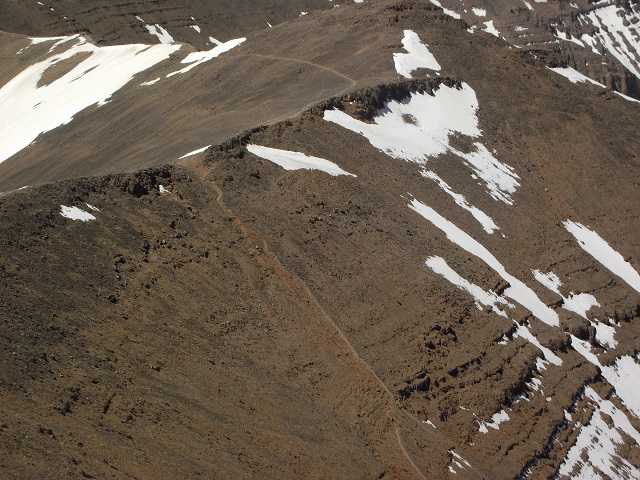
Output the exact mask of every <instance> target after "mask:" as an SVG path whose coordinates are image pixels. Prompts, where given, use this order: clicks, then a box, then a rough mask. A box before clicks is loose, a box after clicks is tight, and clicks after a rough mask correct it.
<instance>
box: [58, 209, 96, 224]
mask: <svg viewBox="0 0 640 480" xmlns="http://www.w3.org/2000/svg"><path fill="white" fill-rule="evenodd" d="M60 215H62V216H63V217H65V218H69V219H71V220H79V221H81V222H89V221H91V220H95V219H96V217H94V216H93V215H91V214H90V213H89V212H85V211H84V210H82V209H80V208H78V207H67V206H65V205H60Z"/></svg>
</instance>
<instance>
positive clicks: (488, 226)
mask: <svg viewBox="0 0 640 480" xmlns="http://www.w3.org/2000/svg"><path fill="white" fill-rule="evenodd" d="M422 176H423V177H426V178H430V179H431V180H433V181H434V182H436V183H437V184H438V185H439V186H440V188H441V189H442V190H444V191H445V192H446V193H448V194H449V195H450V196H451V198H453V200H454V202H456V204H458V205H459V206H460V207H461V208H463V209H464V210H466V211H467V212H469V213H471V215H473V218H475V219H476V220H477V221H478V222H479V223H480V225H482V228H483V229H484V231H485V232H487V233H493V232H495V231H496V230H500V229H499V228H498V226H497V225H496V224H495V222H494V221H493V219H492V218H491V217H490V216H489V215H487V214H486V213H484V212H483V211H482V210H480V209H479V208H477V207H474V206H473V205H471V204H470V203H469V202H468V201H467V199H466V198H464V195H462V194H460V193H456V192H454V191H453V190H451V187H449V184H448V183H447V182H445V181H444V180H442V179H441V178H440V177H439V176H438V175H437V174H436V173H435V172H432V171H430V170H425V171H423V172H422Z"/></svg>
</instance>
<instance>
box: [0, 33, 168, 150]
mask: <svg viewBox="0 0 640 480" xmlns="http://www.w3.org/2000/svg"><path fill="white" fill-rule="evenodd" d="M179 48H180V46H179V45H153V46H149V45H114V46H107V47H98V46H95V45H92V44H90V43H88V42H87V41H86V40H85V39H84V38H79V39H78V41H77V43H76V44H75V45H73V46H71V47H70V48H68V49H67V50H65V51H64V52H62V53H60V54H57V55H51V56H50V57H48V58H47V59H45V60H43V61H41V62H38V63H35V64H33V65H31V66H29V67H27V68H26V69H24V70H23V71H22V72H20V73H19V74H18V75H17V76H15V77H14V78H13V79H12V80H10V81H9V82H8V83H7V84H6V85H4V86H3V87H2V88H1V89H0V119H2V122H0V139H2V141H1V142H0V162H2V161H4V160H6V159H8V158H9V157H11V156H13V155H15V154H16V153H18V152H19V151H20V150H22V149H23V148H26V147H27V146H29V145H30V144H31V142H33V141H34V140H35V139H36V138H37V137H38V136H39V135H41V134H43V133H45V132H48V131H50V130H53V129H54V128H57V127H59V126H61V125H65V124H67V123H69V122H70V121H71V120H73V118H74V116H75V115H76V114H77V113H79V112H81V111H82V110H84V109H86V108H88V107H90V106H91V105H98V106H100V105H103V104H104V103H105V102H106V101H107V100H108V99H109V98H110V97H111V96H112V95H113V94H114V93H116V92H117V91H118V90H120V89H121V88H122V87H123V86H124V85H126V84H127V83H128V82H129V81H131V79H132V78H133V77H134V76H135V75H136V74H138V73H140V72H142V71H144V70H146V69H148V68H150V67H152V66H154V65H156V64H157V63H159V62H161V61H163V60H165V59H166V58H168V57H169V55H171V54H172V53H173V52H175V51H177V50H178V49H179ZM78 54H89V57H88V58H86V59H84V60H82V61H81V62H80V63H79V64H78V65H76V66H75V67H74V68H73V69H72V70H71V71H69V72H67V73H65V74H64V75H63V76H62V77H60V78H58V79H56V80H54V81H52V82H51V83H49V84H47V85H41V86H38V82H39V81H40V79H41V78H42V75H43V74H44V73H45V72H46V71H47V69H49V68H50V67H52V66H54V65H56V64H58V63H60V62H63V61H65V60H69V59H71V58H73V57H74V56H76V55H78Z"/></svg>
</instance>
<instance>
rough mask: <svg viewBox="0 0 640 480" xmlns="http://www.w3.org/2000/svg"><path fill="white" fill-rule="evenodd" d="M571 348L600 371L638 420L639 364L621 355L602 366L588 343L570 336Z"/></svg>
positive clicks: (629, 356)
mask: <svg viewBox="0 0 640 480" xmlns="http://www.w3.org/2000/svg"><path fill="white" fill-rule="evenodd" d="M571 346H572V347H573V349H574V350H575V351H576V352H578V353H579V354H580V355H582V356H583V357H584V358H585V359H586V360H587V361H589V362H591V363H593V364H594V365H595V366H596V367H598V368H599V369H600V372H601V373H602V376H603V377H604V378H605V379H606V380H607V382H609V383H610V384H611V386H612V387H613V388H615V389H616V394H617V395H618V396H619V397H620V400H622V403H624V405H625V407H627V409H628V410H629V411H630V412H631V413H633V414H634V415H635V416H636V417H638V418H639V419H640V382H638V379H639V378H640V364H638V362H637V361H636V360H635V359H634V358H633V357H632V356H631V355H623V356H621V357H620V358H618V359H617V360H616V361H615V363H613V364H612V365H602V364H601V363H600V360H599V359H598V357H597V356H596V355H595V354H594V353H593V352H592V351H591V345H589V342H586V341H584V340H580V339H579V338H577V337H575V336H573V335H571Z"/></svg>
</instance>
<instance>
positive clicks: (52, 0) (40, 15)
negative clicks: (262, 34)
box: [0, 0, 327, 48]
mask: <svg viewBox="0 0 640 480" xmlns="http://www.w3.org/2000/svg"><path fill="white" fill-rule="evenodd" d="M326 6H327V1H326V0H286V1H284V0H162V1H158V0H156V1H145V0H136V1H130V2H110V1H105V0H48V1H44V2H36V1H33V2H31V1H29V2H24V1H21V0H2V1H1V2H0V30H4V31H6V32H13V33H21V34H23V35H30V36H36V37H51V36H60V35H71V34H75V33H81V34H83V35H88V36H89V37H91V38H92V39H93V40H94V41H95V42H97V43H98V44H111V45H112V44H121V43H133V42H140V41H143V42H145V43H155V42H158V41H164V40H166V39H167V38H168V37H167V35H169V36H170V37H172V38H174V39H175V40H177V41H179V42H186V43H190V44H192V45H194V46H196V47H198V48H205V47H206V46H207V45H211V44H212V43H213V42H212V41H211V40H210V39H209V37H213V38H214V39H219V40H222V41H224V40H228V39H230V38H233V37H237V36H240V35H242V34H246V33H248V32H251V31H254V30H260V29H263V28H266V27H267V26H268V25H277V24H279V23H282V22H284V21H286V20H290V19H292V18H296V17H298V16H299V15H300V14H301V12H309V11H312V10H316V9H318V8H326ZM165 32H166V34H165Z"/></svg>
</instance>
